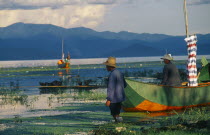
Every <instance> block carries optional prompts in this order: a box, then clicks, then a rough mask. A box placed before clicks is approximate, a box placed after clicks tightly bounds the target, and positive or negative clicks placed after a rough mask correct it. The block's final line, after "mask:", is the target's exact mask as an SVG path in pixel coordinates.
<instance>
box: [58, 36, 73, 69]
mask: <svg viewBox="0 0 210 135" xmlns="http://www.w3.org/2000/svg"><path fill="white" fill-rule="evenodd" d="M61 55H62V58H61V60H59V61H58V62H57V64H58V68H70V59H71V57H70V54H69V52H68V56H67V57H66V58H64V57H65V56H64V55H65V54H64V51H63V40H62V54H61Z"/></svg>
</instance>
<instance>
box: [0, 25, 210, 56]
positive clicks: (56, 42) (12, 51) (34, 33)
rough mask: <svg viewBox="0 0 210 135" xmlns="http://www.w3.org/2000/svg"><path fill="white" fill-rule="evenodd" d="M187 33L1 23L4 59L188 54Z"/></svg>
mask: <svg viewBox="0 0 210 135" xmlns="http://www.w3.org/2000/svg"><path fill="white" fill-rule="evenodd" d="M197 37H198V42H197V46H198V51H197V53H198V55H207V54H210V34H197ZM184 38H185V36H171V35H165V34H149V33H142V34H138V33H131V32H126V31H122V32H118V33H116V32H110V31H104V32H97V31H94V30H92V29H89V28H84V27H78V28H70V29H66V28H62V27H58V26H54V25H50V24H25V23H15V24H12V25H10V26H7V27H0V60H39V59H60V58H61V52H62V40H63V42H64V53H65V54H67V53H68V52H69V53H70V55H71V58H74V59H77V58H104V57H109V56H115V57H139V56H162V55H164V54H165V53H166V52H168V53H171V54H172V55H187V47H186V43H185V41H184Z"/></svg>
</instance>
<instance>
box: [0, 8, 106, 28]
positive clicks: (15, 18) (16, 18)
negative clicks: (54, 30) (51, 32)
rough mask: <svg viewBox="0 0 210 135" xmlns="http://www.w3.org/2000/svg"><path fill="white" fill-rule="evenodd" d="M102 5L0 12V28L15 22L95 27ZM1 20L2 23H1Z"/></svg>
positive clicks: (102, 10)
mask: <svg viewBox="0 0 210 135" xmlns="http://www.w3.org/2000/svg"><path fill="white" fill-rule="evenodd" d="M105 10H106V8H105V6H103V5H82V6H80V5H68V6H64V7H63V8H59V9H52V8H41V9H30V10H24V9H16V10H0V20H1V22H0V27H5V26H8V25H10V24H13V23H15V22H24V23H34V24H53V25H57V26H61V27H66V28H71V27H81V26H83V27H89V28H94V27H96V26H97V25H98V24H99V23H101V21H103V16H104V14H105ZM2 20H3V21H2Z"/></svg>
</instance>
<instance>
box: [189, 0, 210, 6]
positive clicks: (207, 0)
mask: <svg viewBox="0 0 210 135" xmlns="http://www.w3.org/2000/svg"><path fill="white" fill-rule="evenodd" d="M187 3H188V4H189V5H202V4H210V0H193V1H192V0H191V1H188V2H187Z"/></svg>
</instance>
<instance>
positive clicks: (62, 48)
mask: <svg viewBox="0 0 210 135" xmlns="http://www.w3.org/2000/svg"><path fill="white" fill-rule="evenodd" d="M61 56H62V60H64V53H63V39H62V55H61Z"/></svg>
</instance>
